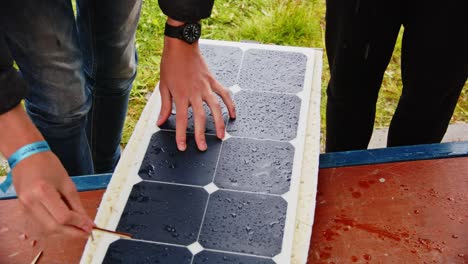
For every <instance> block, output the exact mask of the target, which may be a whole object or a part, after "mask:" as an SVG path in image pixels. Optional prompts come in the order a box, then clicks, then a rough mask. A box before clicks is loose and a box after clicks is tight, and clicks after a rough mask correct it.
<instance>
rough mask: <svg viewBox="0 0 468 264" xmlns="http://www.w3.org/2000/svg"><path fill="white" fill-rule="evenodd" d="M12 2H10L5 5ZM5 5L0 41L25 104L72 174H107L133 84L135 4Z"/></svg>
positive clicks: (105, 0)
mask: <svg viewBox="0 0 468 264" xmlns="http://www.w3.org/2000/svg"><path fill="white" fill-rule="evenodd" d="M10 2H14V3H10ZM76 9H77V15H76V17H75V15H74V12H73V8H72V4H71V1H69V0H47V1H33V0H17V1H8V4H6V6H2V8H1V9H0V16H1V17H2V18H0V38H4V40H5V41H4V42H2V41H0V43H6V44H4V46H5V45H6V46H7V47H0V48H1V49H4V48H8V49H9V50H10V52H11V54H12V57H13V59H14V60H15V61H16V63H17V65H18V66H19V68H20V71H21V74H22V75H23V77H24V79H25V80H26V81H27V83H28V85H29V87H30V93H29V95H28V96H27V98H26V100H25V106H26V110H27V112H28V114H29V115H30V117H31V119H32V120H33V122H34V123H35V125H36V126H37V127H38V129H39V130H40V131H41V133H42V134H43V135H44V137H45V139H46V140H47V142H48V143H49V145H50V147H51V148H52V151H53V152H54V153H55V154H56V155H57V156H58V157H59V158H60V160H61V161H62V163H63V165H64V166H65V168H66V169H67V171H68V173H69V174H70V175H82V174H91V173H103V172H112V171H113V169H114V167H115V165H116V164H117V161H118V160H119V158H120V139H121V134H122V129H123V124H124V121H125V116H126V112H127V106H128V99H129V94H130V90H131V87H132V82H133V80H134V79H135V76H136V65H137V55H136V49H135V31H136V27H137V24H138V19H139V15H140V9H141V0H133V1H130V0H99V1H93V0H77V6H76Z"/></svg>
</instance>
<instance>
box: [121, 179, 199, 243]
mask: <svg viewBox="0 0 468 264" xmlns="http://www.w3.org/2000/svg"><path fill="white" fill-rule="evenodd" d="M207 199H208V193H207V192H206V191H205V190H204V189H202V188H196V187H188V186H180V185H171V184H162V183H152V182H141V183H138V184H136V185H135V186H133V189H132V192H131V193H130V197H129V199H128V202H127V205H126V206H125V209H124V212H123V214H122V217H121V219H120V222H119V225H118V226H117V231H121V232H125V233H130V234H132V235H133V237H134V238H136V239H143V240H150V241H158V242H165V243H173V244H178V245H189V244H191V243H193V242H195V241H196V240H197V236H198V233H199V230H200V225H201V222H202V217H203V211H204V209H205V206H206V201H207Z"/></svg>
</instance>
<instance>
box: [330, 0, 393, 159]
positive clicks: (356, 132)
mask: <svg viewBox="0 0 468 264" xmlns="http://www.w3.org/2000/svg"><path fill="white" fill-rule="evenodd" d="M400 10H401V7H400V6H399V1H377V2H376V1H372V0H327V13H326V22H327V27H326V48H327V54H328V61H329V65H330V73H331V79H330V82H329V84H328V89H327V94H328V98H327V135H326V151H327V152H333V151H344V150H353V149H365V148H367V145H368V143H369V140H370V137H371V135H372V130H373V126H374V118H375V105H376V102H377V96H378V92H379V89H380V85H381V83H382V78H383V74H384V72H385V69H386V68H387V65H388V62H389V60H390V58H391V55H392V52H393V48H394V45H395V41H396V39H397V36H398V31H399V29H400V25H401V12H400Z"/></svg>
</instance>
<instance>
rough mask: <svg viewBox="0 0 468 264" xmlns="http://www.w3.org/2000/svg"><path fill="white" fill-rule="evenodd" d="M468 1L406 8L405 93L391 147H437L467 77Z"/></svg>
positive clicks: (393, 125)
mask: <svg viewBox="0 0 468 264" xmlns="http://www.w3.org/2000/svg"><path fill="white" fill-rule="evenodd" d="M467 3H468V2H467V1H465V0H454V1H446V2H440V1H424V2H423V3H421V2H419V1H416V2H414V1H410V2H408V5H409V7H408V14H407V19H405V32H404V35H403V46H402V66H401V67H402V77H403V78H402V79H403V92H402V95H401V98H400V101H399V103H398V107H397V110H396V112H395V115H394V116H393V119H392V122H391V125H390V130H389V134H388V143H387V145H388V146H401V145H415V144H429V143H438V142H440V141H441V140H442V138H443V136H444V134H445V132H446V130H447V126H448V124H449V122H450V118H451V117H452V114H453V111H454V109H455V106H456V103H457V100H458V97H459V95H460V92H461V89H462V88H463V85H464V83H465V82H466V80H467V76H468V56H467V54H468V51H467V47H468V41H467V37H466V33H467V30H466V26H467V25H468V17H467V16H466V14H465V11H466V10H468V9H467V8H468V6H467Z"/></svg>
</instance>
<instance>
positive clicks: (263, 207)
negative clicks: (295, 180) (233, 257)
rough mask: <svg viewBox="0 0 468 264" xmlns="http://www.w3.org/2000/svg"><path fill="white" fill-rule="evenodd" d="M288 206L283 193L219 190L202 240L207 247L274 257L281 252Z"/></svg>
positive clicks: (204, 224)
mask: <svg viewBox="0 0 468 264" xmlns="http://www.w3.org/2000/svg"><path fill="white" fill-rule="evenodd" d="M286 208H287V204H286V201H285V200H284V199H283V198H281V197H279V196H271V195H262V194H252V193H239V192H232V191H222V190H220V191H217V192H215V193H213V194H211V196H210V200H209V202H208V209H207V212H206V216H205V220H204V223H203V228H202V232H201V234H200V239H199V242H200V244H201V245H202V246H203V247H204V248H207V249H217V250H224V251H231V252H239V253H247V254H253V255H258V256H265V257H274V256H275V255H277V254H278V253H280V252H281V247H282V239H283V232H284V222H285V218H286Z"/></svg>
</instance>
